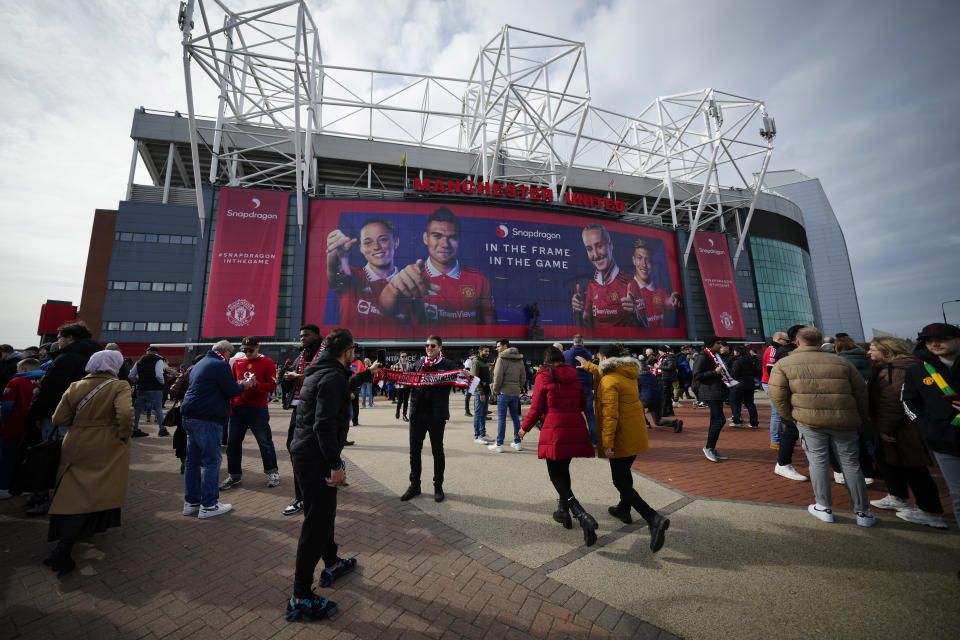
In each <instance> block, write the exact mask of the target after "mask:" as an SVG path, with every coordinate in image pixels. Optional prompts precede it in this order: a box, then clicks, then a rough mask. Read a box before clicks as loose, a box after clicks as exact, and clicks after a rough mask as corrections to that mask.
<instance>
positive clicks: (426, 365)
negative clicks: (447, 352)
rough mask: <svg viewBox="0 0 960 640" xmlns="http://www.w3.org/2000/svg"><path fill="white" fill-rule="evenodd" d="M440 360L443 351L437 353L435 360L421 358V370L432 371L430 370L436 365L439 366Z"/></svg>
mask: <svg viewBox="0 0 960 640" xmlns="http://www.w3.org/2000/svg"><path fill="white" fill-rule="evenodd" d="M441 360H443V351H437V357H436V358H433V359H431V358H429V357H426V356H424V358H423V367H422V368H423V369H432V368H434V367H435V366H437V364H439V363H440V361H441Z"/></svg>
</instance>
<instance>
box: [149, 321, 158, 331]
mask: <svg viewBox="0 0 960 640" xmlns="http://www.w3.org/2000/svg"><path fill="white" fill-rule="evenodd" d="M147 331H160V323H159V322H148V323H147Z"/></svg>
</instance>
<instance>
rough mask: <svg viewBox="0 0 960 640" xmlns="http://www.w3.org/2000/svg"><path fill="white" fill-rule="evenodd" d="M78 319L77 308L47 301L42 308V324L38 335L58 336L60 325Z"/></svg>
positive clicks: (38, 329) (64, 303) (38, 328)
mask: <svg viewBox="0 0 960 640" xmlns="http://www.w3.org/2000/svg"><path fill="white" fill-rule="evenodd" d="M76 318H77V307H76V306H74V305H72V304H69V303H67V302H52V301H49V300H48V301H47V302H46V304H43V305H41V307H40V322H39V323H38V325H37V335H38V336H45V335H50V334H56V333H57V329H58V328H60V325H62V324H66V323H68V322H73V321H74V320H76Z"/></svg>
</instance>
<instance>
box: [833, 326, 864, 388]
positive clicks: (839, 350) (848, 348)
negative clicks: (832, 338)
mask: <svg viewBox="0 0 960 640" xmlns="http://www.w3.org/2000/svg"><path fill="white" fill-rule="evenodd" d="M833 348H834V349H836V354H837V355H838V356H840V357H841V358H843V359H844V360H846V361H847V362H849V363H850V364H852V365H853V366H855V367H856V368H857V371H859V372H860V375H861V376H863V380H864V381H867V380H869V379H870V374H871V373H872V372H873V362H871V361H870V357H869V356H868V355H867V352H866V351H864V350H863V349H861V348H860V345H858V344H857V343H856V342H854V341H853V338H851V337H850V336H840V337H839V338H837V341H836V342H834V343H833Z"/></svg>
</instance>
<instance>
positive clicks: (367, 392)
mask: <svg viewBox="0 0 960 640" xmlns="http://www.w3.org/2000/svg"><path fill="white" fill-rule="evenodd" d="M368 399H369V400H368ZM360 402H361V406H363V407H372V406H373V383H372V382H364V383H363V384H362V385H360ZM368 402H369V404H367V403H368Z"/></svg>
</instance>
